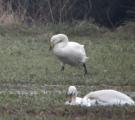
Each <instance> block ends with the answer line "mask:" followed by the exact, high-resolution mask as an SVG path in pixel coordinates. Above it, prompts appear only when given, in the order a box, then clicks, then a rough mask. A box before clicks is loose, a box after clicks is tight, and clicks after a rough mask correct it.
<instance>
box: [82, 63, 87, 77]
mask: <svg viewBox="0 0 135 120" xmlns="http://www.w3.org/2000/svg"><path fill="white" fill-rule="evenodd" d="M83 67H84V75H86V74H87V73H88V71H87V68H86V64H85V63H83Z"/></svg>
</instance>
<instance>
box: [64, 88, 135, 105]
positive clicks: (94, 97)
mask: <svg viewBox="0 0 135 120" xmlns="http://www.w3.org/2000/svg"><path fill="white" fill-rule="evenodd" d="M68 95H69V96H70V97H69V100H68V101H67V102H66V104H69V105H82V106H88V107H90V106H97V105H102V106H111V105H125V104H128V105H134V104H135V102H134V101H133V100H132V98H130V97H129V96H127V95H126V94H124V93H121V92H118V91H116V90H98V91H94V92H90V93H88V94H87V95H85V96H84V97H83V98H79V97H77V89H76V87H75V86H70V87H69V89H68Z"/></svg>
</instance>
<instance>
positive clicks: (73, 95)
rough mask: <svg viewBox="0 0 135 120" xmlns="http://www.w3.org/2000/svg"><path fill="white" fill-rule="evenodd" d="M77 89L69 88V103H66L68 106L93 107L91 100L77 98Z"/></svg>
mask: <svg viewBox="0 0 135 120" xmlns="http://www.w3.org/2000/svg"><path fill="white" fill-rule="evenodd" d="M77 94H78V92H77V89H76V87H75V86H69V88H68V92H67V95H68V101H66V102H65V104H66V105H82V104H83V106H91V103H90V100H89V99H87V98H86V99H85V98H81V97H77Z"/></svg>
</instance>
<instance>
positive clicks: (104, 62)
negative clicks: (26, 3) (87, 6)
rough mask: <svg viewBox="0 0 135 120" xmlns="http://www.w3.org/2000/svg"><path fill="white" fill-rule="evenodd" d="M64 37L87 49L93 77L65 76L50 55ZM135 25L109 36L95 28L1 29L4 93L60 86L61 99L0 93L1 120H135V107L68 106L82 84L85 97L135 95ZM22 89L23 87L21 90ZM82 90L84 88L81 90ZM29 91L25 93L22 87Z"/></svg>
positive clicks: (75, 71) (70, 72) (74, 71)
mask: <svg viewBox="0 0 135 120" xmlns="http://www.w3.org/2000/svg"><path fill="white" fill-rule="evenodd" d="M56 33H65V34H67V35H68V36H69V39H70V40H73V41H76V42H79V43H82V44H84V45H85V47H86V52H87V56H88V57H89V60H88V61H87V68H88V72H89V73H88V75H86V76H84V75H83V68H81V67H80V68H73V67H71V66H66V69H65V71H64V72H63V73H62V72H61V71H60V64H59V61H58V60H57V59H56V58H55V57H54V55H53V54H52V52H51V51H49V39H50V37H51V35H53V34H56ZM134 33H135V23H128V24H126V25H123V26H121V27H119V28H117V29H116V30H114V31H110V30H108V29H106V28H103V27H100V28H99V27H97V26H96V25H94V24H90V23H86V22H82V23H79V24H78V25H65V24H63V25H51V24H48V25H33V26H26V25H24V26H16V25H12V26H8V27H6V26H0V70H1V71H0V89H1V90H5V89H6V88H8V90H9V91H10V89H11V86H14V88H15V89H19V90H20V89H22V88H21V85H22V86H23V85H24V86H26V88H27V89H32V90H35V89H36V90H37V91H38V90H39V89H38V88H40V87H41V86H44V85H46V84H47V85H60V86H64V87H61V88H59V87H58V88H57V87H54V88H53V90H51V91H57V89H58V90H59V91H62V92H61V94H58V93H53V92H51V93H49V94H43V93H41V92H40V91H38V94H37V95H33V96H29V95H28V96H27V95H26V96H25V95H15V94H10V93H9V92H8V90H7V92H6V93H3V94H0V114H1V115H0V119H2V120H3V119H5V120H9V119H10V120H11V119H13V120H14V119H16V120H25V119H26V120H29V119H31V120H33V119H47V120H56V119H57V120H69V119H70V120H71V118H72V117H74V118H75V119H77V120H83V119H90V118H91V120H107V119H111V120H117V119H118V120H124V119H125V120H126V119H128V120H133V119H134V117H135V108H134V107H128V106H125V107H122V108H119V107H116V106H115V107H109V108H101V107H98V108H82V107H79V106H74V107H73V106H65V105H64V101H65V100H66V98H65V93H66V90H67V87H68V86H69V85H77V86H78V88H79V91H81V92H80V93H79V95H80V96H83V95H85V94H86V93H88V92H89V91H90V90H97V89H105V88H112V89H118V90H120V91H123V92H126V91H129V92H130V91H131V92H132V91H135V35H134ZM18 85H19V87H18ZM79 86H81V87H79ZM23 89H24V88H23Z"/></svg>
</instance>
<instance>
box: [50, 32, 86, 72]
mask: <svg viewBox="0 0 135 120" xmlns="http://www.w3.org/2000/svg"><path fill="white" fill-rule="evenodd" d="M50 44H51V45H50V48H52V49H53V53H54V54H55V55H56V57H57V58H58V59H59V60H60V61H61V65H62V67H61V70H62V71H63V70H64V66H65V64H69V65H71V66H78V65H83V67H84V72H85V74H87V68H86V64H85V63H86V59H87V58H88V57H87V56H86V53H85V49H84V45H81V44H79V43H77V42H69V40H68V37H67V36H66V35H65V34H56V35H53V36H52V37H51V39H50Z"/></svg>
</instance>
